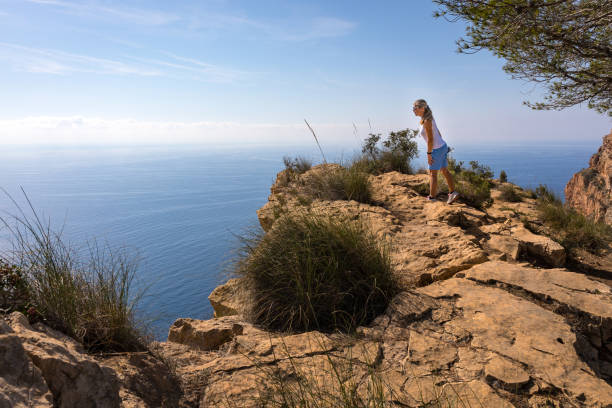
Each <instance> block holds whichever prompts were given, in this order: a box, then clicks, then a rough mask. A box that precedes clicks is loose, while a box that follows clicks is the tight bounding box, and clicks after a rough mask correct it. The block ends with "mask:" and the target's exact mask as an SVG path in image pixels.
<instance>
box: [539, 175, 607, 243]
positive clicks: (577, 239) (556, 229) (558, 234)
mask: <svg viewBox="0 0 612 408" xmlns="http://www.w3.org/2000/svg"><path fill="white" fill-rule="evenodd" d="M533 193H534V194H535V196H536V197H537V209H538V212H539V213H540V217H541V219H542V221H543V222H544V224H545V225H546V226H547V227H548V228H550V230H551V234H550V235H551V238H553V239H555V240H556V241H557V242H559V243H560V244H561V245H563V247H565V249H566V250H568V253H569V251H570V250H571V249H574V248H580V249H584V250H587V251H589V252H591V253H598V252H599V251H600V250H602V249H604V248H607V247H608V246H609V243H610V241H611V240H612V228H611V227H610V226H609V225H607V224H604V223H601V222H594V221H593V220H592V219H591V218H589V217H586V216H584V215H583V214H580V213H579V212H578V211H576V210H575V209H573V208H571V207H569V206H567V205H564V204H563V203H562V202H561V200H560V199H559V198H558V197H557V196H556V195H555V194H554V192H552V191H551V190H550V189H548V187H546V186H544V185H540V186H539V187H538V188H536V189H535V191H534V192H533Z"/></svg>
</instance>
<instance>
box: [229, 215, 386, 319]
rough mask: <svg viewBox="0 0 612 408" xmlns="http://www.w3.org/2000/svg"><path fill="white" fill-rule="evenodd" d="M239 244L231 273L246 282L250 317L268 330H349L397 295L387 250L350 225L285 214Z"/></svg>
mask: <svg viewBox="0 0 612 408" xmlns="http://www.w3.org/2000/svg"><path fill="white" fill-rule="evenodd" d="M243 242H244V245H243V247H242V249H241V251H240V257H239V260H238V262H237V264H236V274H237V275H238V276H241V277H244V278H245V279H246V281H247V282H248V283H247V287H248V288H249V289H250V291H251V302H250V303H251V304H252V310H251V317H252V319H253V320H254V322H256V323H258V324H261V325H262V326H264V327H266V328H268V329H273V330H281V331H285V330H293V331H307V330H313V329H318V330H323V331H330V330H335V329H340V330H347V331H350V330H353V329H354V328H355V327H357V326H359V325H363V324H367V323H368V322H369V321H371V320H372V319H373V318H374V317H376V316H377V315H379V314H380V313H382V312H383V311H384V310H385V308H386V306H387V303H388V302H389V300H390V299H391V298H392V297H393V295H394V294H395V291H396V282H395V279H394V278H393V275H392V271H391V264H390V257H389V252H388V249H387V248H386V246H384V245H381V244H380V243H379V241H378V239H377V238H376V236H375V235H373V234H372V233H371V232H369V231H368V230H367V229H366V228H365V227H364V226H363V225H361V224H360V223H357V222H355V221H351V220H349V219H333V218H331V217H324V216H319V215H315V214H312V213H301V214H291V215H290V216H285V217H281V218H280V219H279V220H277V221H276V223H275V224H274V228H273V229H272V230H270V231H269V232H268V233H267V234H265V235H262V234H261V233H259V234H255V235H252V236H250V237H246V238H244V241H243Z"/></svg>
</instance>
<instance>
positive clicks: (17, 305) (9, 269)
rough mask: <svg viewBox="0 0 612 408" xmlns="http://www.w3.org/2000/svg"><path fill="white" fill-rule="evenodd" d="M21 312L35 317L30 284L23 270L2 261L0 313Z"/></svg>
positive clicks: (0, 264) (0, 268) (0, 261)
mask: <svg viewBox="0 0 612 408" xmlns="http://www.w3.org/2000/svg"><path fill="white" fill-rule="evenodd" d="M11 312H21V313H24V314H26V315H29V316H32V317H34V315H35V314H36V308H35V307H34V305H33V304H32V299H31V295H30V284H29V282H28V280H27V277H26V275H25V273H24V272H23V270H21V268H19V267H18V266H16V265H11V264H9V263H7V262H5V261H2V260H0V313H11Z"/></svg>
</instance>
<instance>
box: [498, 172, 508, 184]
mask: <svg viewBox="0 0 612 408" xmlns="http://www.w3.org/2000/svg"><path fill="white" fill-rule="evenodd" d="M507 181H508V175H507V174H506V172H505V171H504V170H502V171H501V172H500V173H499V182H500V183H506V182H507Z"/></svg>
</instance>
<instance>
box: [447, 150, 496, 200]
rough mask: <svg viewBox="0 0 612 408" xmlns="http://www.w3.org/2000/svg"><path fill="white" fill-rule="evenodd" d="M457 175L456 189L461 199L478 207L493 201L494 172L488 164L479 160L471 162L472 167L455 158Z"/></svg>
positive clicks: (454, 168) (455, 172) (454, 164)
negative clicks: (492, 182) (492, 181)
mask: <svg viewBox="0 0 612 408" xmlns="http://www.w3.org/2000/svg"><path fill="white" fill-rule="evenodd" d="M452 172H453V173H454V175H455V184H456V186H455V190H456V191H457V192H458V193H459V194H460V200H461V201H463V202H465V203H466V204H468V205H471V206H473V207H477V208H484V207H487V206H489V205H490V204H491V203H492V200H491V178H492V177H493V172H492V171H491V169H490V168H489V167H488V166H484V165H481V164H479V163H478V162H477V161H471V162H470V168H469V169H468V168H465V167H463V162H459V163H456V162H455V161H454V160H453V171H452Z"/></svg>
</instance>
